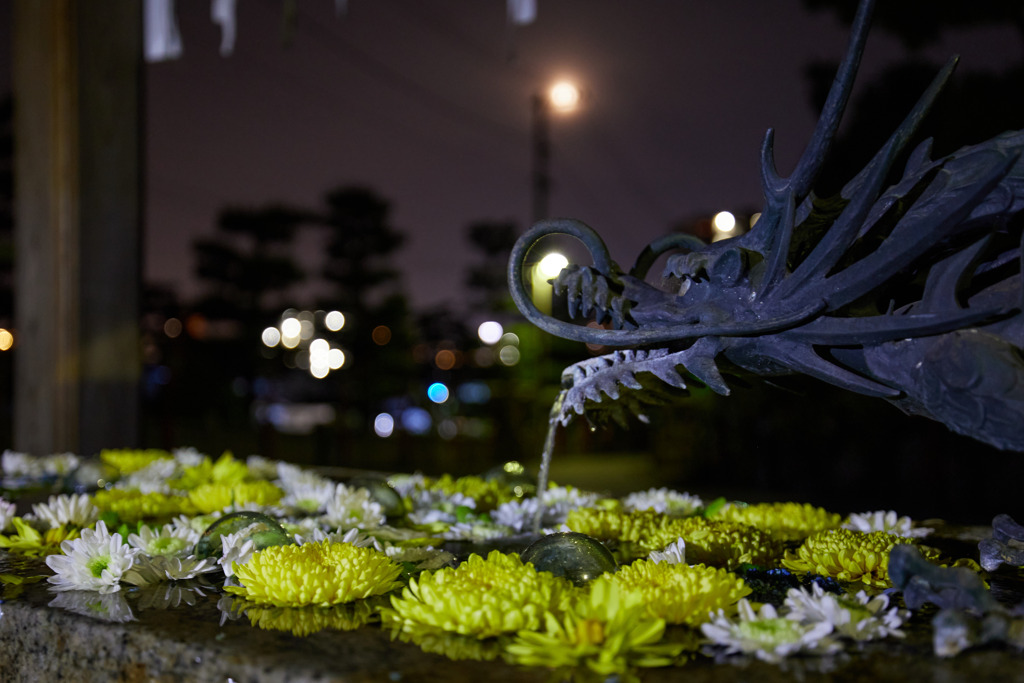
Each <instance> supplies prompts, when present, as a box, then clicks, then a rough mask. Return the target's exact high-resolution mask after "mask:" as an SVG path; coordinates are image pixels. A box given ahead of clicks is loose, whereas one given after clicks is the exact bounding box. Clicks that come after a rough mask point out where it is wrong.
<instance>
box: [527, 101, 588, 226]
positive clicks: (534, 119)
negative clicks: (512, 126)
mask: <svg viewBox="0 0 1024 683" xmlns="http://www.w3.org/2000/svg"><path fill="white" fill-rule="evenodd" d="M581 99H582V93H581V92H580V89H579V88H578V87H576V85H574V84H573V83H570V82H569V81H559V82H558V83H555V84H554V85H552V86H551V87H550V88H549V89H548V90H547V92H544V93H534V95H533V97H532V98H531V100H530V111H531V133H532V138H533V181H532V184H531V188H532V195H533V197H532V199H533V207H532V210H533V222H534V223H536V222H537V221H539V220H542V219H544V218H547V217H548V203H549V200H550V197H551V171H550V166H551V135H550V131H549V120H550V115H551V113H552V112H556V113H569V112H572V111H575V110H576V109H578V108H579V106H580V100H581Z"/></svg>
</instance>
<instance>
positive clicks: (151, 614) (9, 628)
mask: <svg viewBox="0 0 1024 683" xmlns="http://www.w3.org/2000/svg"><path fill="white" fill-rule="evenodd" d="M977 533H978V532H977V530H971V529H965V530H962V531H961V532H960V533H958V534H957V537H958V538H959V539H961V540H957V539H949V545H950V547H951V548H957V549H961V550H962V549H970V548H971V547H972V545H971V543H972V542H971V541H964V540H962V539H965V538H971V536H972V534H977ZM929 542H932V543H933V544H936V545H937V543H934V542H933V541H932V539H929ZM976 543H977V541H976V540H975V541H973V544H974V546H973V547H974V548H975V556H976V552H977V551H976V547H977V546H976ZM7 573H12V574H18V575H21V576H34V575H40V574H49V573H50V572H49V570H48V569H47V567H46V565H45V564H43V563H42V562H41V561H38V560H25V559H23V558H21V557H18V556H13V555H9V554H7V553H6V551H0V574H7ZM990 580H991V584H992V588H993V595H994V596H995V597H996V598H997V599H998V600H1000V601H1002V602H1004V603H1006V604H1015V603H1017V602H1020V601H1021V600H1022V599H1024V581H1022V579H1021V573H1020V572H1019V571H1018V570H1016V569H1013V570H1012V571H1011V570H1009V569H1008V568H1005V567H1004V568H1002V569H1001V570H1000V571H999V572H996V573H994V574H993V575H992V576H991V577H990ZM206 593H207V594H206V595H204V596H198V597H196V599H195V604H194V605H191V606H189V605H184V604H183V605H181V606H179V607H173V608H168V609H160V608H157V607H156V606H155V605H156V604H159V603H160V602H161V601H160V600H159V599H156V600H154V599H153V597H152V595H147V594H146V593H145V592H144V591H138V590H123V591H121V593H120V594H115V595H116V597H117V598H120V599H123V600H124V602H125V603H126V604H127V606H128V607H129V608H130V610H131V616H132V617H133V618H134V620H133V621H128V622H124V623H110V622H106V621H101V620H97V619H94V618H91V617H88V616H82V615H80V614H76V613H72V612H70V611H67V610H65V609H60V608H56V607H50V606H49V604H50V603H51V602H52V601H53V600H54V599H55V598H56V597H57V595H56V594H55V593H53V592H51V591H50V589H49V586H48V584H47V583H46V582H45V581H43V582H40V583H36V584H32V585H28V586H27V587H26V588H25V590H24V592H23V593H22V594H21V595H20V596H18V597H16V598H14V599H9V600H5V601H4V602H3V604H0V681H3V682H4V683H16V682H21V681H26V682H27V681H33V682H35V681H56V680H70V681H86V682H89V683H92V682H96V683H99V682H101V681H102V682H104V683H106V682H108V681H124V682H131V683H135V682H142V681H158V682H164V681H168V682H170V681H182V680H186V681H196V682H199V683H203V682H206V681H210V682H213V681H217V682H219V683H225V682H226V681H235V682H236V683H284V682H287V681H312V682H328V681H330V682H336V683H363V682H367V683H368V682H371V681H373V682H377V681H402V682H406V683H419V682H426V681H439V682H440V681H444V682H445V683H453V682H461V681H481V680H486V681H488V682H489V683H502V682H510V683H511V682H515V683H518V682H523V683H532V682H534V681H536V682H537V683H544V682H547V681H548V680H549V674H548V672H547V671H545V670H542V669H526V668H521V667H513V666H508V665H505V664H502V663H499V662H474V661H458V662H457V661H451V660H449V659H446V658H444V657H441V656H439V655H433V654H427V653H424V652H422V651H421V650H420V649H419V648H417V647H416V646H414V645H410V644H406V643H401V642H392V641H391V639H390V636H389V635H388V634H387V633H386V632H383V631H381V630H380V629H379V628H377V627H374V626H369V627H364V628H361V629H359V630H356V631H347V632H341V631H321V632H319V633H315V634H313V635H310V636H307V637H297V636H294V635H292V634H290V633H286V632H279V631H266V630H261V629H259V628H256V627H253V626H251V625H250V623H249V620H248V619H246V618H244V617H243V618H241V619H237V620H232V619H228V618H224V617H223V615H222V613H221V610H220V609H218V607H217V603H218V601H219V600H221V599H222V598H223V597H224V596H223V595H221V594H219V593H218V592H217V591H216V590H210V591H206ZM934 613H935V610H934V609H928V608H926V609H924V610H922V611H921V612H920V613H918V614H916V615H915V617H914V619H913V620H912V621H911V623H910V626H909V628H908V629H907V637H906V638H905V639H904V640H902V641H901V640H896V639H890V640H887V641H883V642H880V643H869V644H867V645H865V646H864V647H863V648H858V647H856V646H850V647H848V648H847V652H846V653H845V654H843V655H841V656H839V657H834V658H827V659H818V658H808V659H803V658H801V659H793V660H790V661H787V662H785V663H784V664H783V665H782V666H776V665H772V664H766V663H764V662H758V661H749V662H742V663H740V662H733V661H732V660H730V662H728V663H717V664H716V663H715V662H714V661H712V660H711V659H707V658H703V657H702V658H699V659H697V660H696V661H694V662H692V663H690V664H688V665H686V666H685V667H682V668H676V669H657V670H651V671H643V672H641V678H642V680H644V681H652V682H655V683H657V682H661V681H678V680H684V679H685V680H686V681H688V683H689V682H694V683H702V682H705V681H707V682H711V681H715V682H716V683H718V682H726V683H728V682H729V681H755V680H756V681H768V682H771V681H791V680H802V681H808V682H813V681H865V680H879V681H886V680H899V681H911V682H915V681H920V682H922V683H924V682H929V683H932V682H942V683H953V682H956V681H964V682H970V683H977V681H997V680H998V681H1020V682H1021V683H1024V654H1022V653H1021V652H1019V651H1017V650H1013V649H1008V648H1006V647H1002V646H992V647H985V648H979V649H972V650H968V651H966V652H964V653H962V654H960V655H959V656H957V657H954V658H951V659H940V658H938V657H936V656H935V655H934V654H933V653H932V640H931V638H932V631H931V625H930V622H931V619H932V617H933V616H934Z"/></svg>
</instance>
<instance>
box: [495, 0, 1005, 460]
mask: <svg viewBox="0 0 1024 683" xmlns="http://www.w3.org/2000/svg"><path fill="white" fill-rule="evenodd" d="M873 5H874V3H873V2H872V1H871V0H866V1H864V2H862V3H861V5H860V6H859V8H858V11H857V16H856V17H855V19H854V23H853V28H852V37H851V41H850V45H849V47H848V49H847V51H846V54H845V56H844V58H843V61H842V63H841V64H840V67H839V70H838V73H837V75H836V78H835V81H834V83H833V85H832V88H831V90H830V92H829V95H828V98H827V100H826V102H825V106H824V109H823V112H822V115H821V117H820V119H819V120H818V123H817V126H816V128H815V130H814V133H813V134H812V137H811V140H810V142H809V144H808V146H807V148H806V149H805V151H804V153H803V155H802V156H801V158H800V160H799V161H798V163H797V165H796V168H795V169H794V171H793V172H792V174H791V175H790V176H789V177H782V176H780V175H779V173H778V172H777V171H776V169H775V163H774V159H773V138H772V131H771V130H769V131H768V133H767V135H766V136H765V139H764V143H763V145H762V147H761V183H762V188H763V194H764V207H763V209H762V212H761V216H760V218H759V220H758V221H757V222H756V223H755V225H754V226H753V227H752V228H751V229H750V231H749V232H747V233H745V234H742V235H739V236H736V237H733V238H730V239H726V240H722V241H718V242H714V243H712V244H705V243H704V242H703V241H702V240H700V239H698V238H696V237H694V236H691V235H684V234H672V235H669V236H666V237H664V238H662V239H660V240H656V241H655V242H653V243H651V244H650V245H649V246H647V247H646V248H645V249H644V250H643V252H642V253H641V254H640V256H639V257H638V258H637V260H636V263H635V265H634V266H633V267H632V268H631V269H630V270H629V272H624V271H623V270H621V269H620V268H619V267H618V266H617V265H616V264H615V262H614V261H612V259H611V258H610V256H609V254H608V251H607V248H606V246H605V244H604V243H603V241H602V240H601V238H600V237H599V236H598V235H597V233H595V232H594V230H592V229H591V228H590V227H588V226H587V225H585V224H583V223H581V222H579V221H575V220H570V219H550V220H544V221H541V222H539V223H538V224H536V225H535V226H534V227H533V228H532V229H531V230H529V231H528V232H527V233H526V234H524V235H523V236H522V237H521V238H520V239H519V241H518V242H517V243H516V245H515V247H514V248H513V251H512V254H511V257H510V259H509V271H508V277H509V287H510V290H511V293H512V297H513V299H514V301H515V303H516V305H517V306H518V307H519V309H520V311H522V313H523V314H524V315H525V316H526V318H527V319H528V320H530V321H531V322H532V323H533V324H535V325H536V326H538V327H539V328H541V329H542V330H545V331H547V332H549V333H551V334H554V335H557V336H560V337H563V338H567V339H573V340H578V341H583V342H587V343H591V344H600V345H607V346H611V347H620V348H621V350H617V351H614V352H613V353H611V354H608V355H605V356H599V357H594V358H590V359H588V360H584V361H582V362H579V363H576V364H574V365H572V366H570V367H568V368H566V369H565V371H564V372H563V375H562V384H563V389H564V391H563V396H562V401H561V405H560V406H559V407H558V408H557V412H556V413H554V419H556V420H557V421H559V422H561V423H562V424H563V425H564V424H567V423H568V422H569V421H570V420H571V419H573V417H574V416H575V415H580V414H585V415H586V416H587V417H588V418H607V417H611V418H614V419H616V420H618V421H621V420H623V419H624V417H625V416H626V415H628V414H630V413H632V414H635V415H637V416H639V417H641V418H643V416H644V411H645V409H646V407H647V405H648V404H653V403H658V402H661V400H662V399H663V398H664V397H665V395H666V394H671V393H676V394H678V393H679V390H683V392H685V391H686V389H687V385H688V383H693V382H694V380H696V381H698V382H700V383H702V384H704V385H706V386H708V387H710V388H711V389H712V390H714V391H716V392H718V393H720V394H728V393H729V391H730V387H729V383H728V381H727V378H729V377H730V376H740V375H749V374H754V375H758V376H763V377H772V376H779V375H785V374H794V373H803V374H806V375H810V376H813V377H816V378H818V379H820V380H823V381H825V382H828V383H830V384H833V385H836V386H839V387H842V388H844V389H848V390H851V391H855V392H859V393H861V394H866V395H868V396H876V397H879V398H883V399H885V400H887V401H889V402H891V403H893V404H895V405H896V406H898V407H899V408H901V409H902V410H904V411H905V412H907V413H911V414H917V415H924V416H927V417H930V418H932V419H935V420H938V421H939V422H942V423H944V424H946V425H947V426H948V427H949V428H950V429H952V430H953V431H955V432H959V433H961V434H965V435H968V436H970V437H973V438H975V439H978V440H980V441H983V442H986V443H989V444H992V445H994V446H996V447H998V448H1002V449H1008V450H1020V451H1024V354H1022V349H1024V282H1022V270H1024V268H1022V259H1024V250H1022V244H1021V240H1022V225H1024V215H1022V210H1024V161H1022V160H1021V151H1022V150H1024V132H1008V133H1004V134H1002V135H999V136H997V137H995V138H993V139H991V140H988V141H987V142H983V143H981V144H977V145H973V146H968V147H964V148H962V149H960V150H958V151H956V152H954V153H953V154H950V155H948V156H944V157H942V158H939V159H931V158H930V152H931V145H930V141H927V140H926V141H924V142H922V143H920V144H919V145H918V146H917V147H916V148H915V149H913V151H911V152H910V153H909V156H907V160H906V162H905V166H904V168H903V172H902V175H901V176H898V179H896V180H895V182H893V178H895V177H896V176H894V175H893V167H894V164H895V163H896V161H897V158H898V157H900V155H901V153H902V152H904V151H905V148H907V147H908V144H909V142H910V140H911V138H912V136H913V135H914V133H915V131H916V130H917V128H918V126H919V124H920V122H921V121H922V119H923V118H924V117H925V115H926V113H927V112H928V110H929V108H930V107H931V105H932V103H933V101H934V100H935V98H936V96H937V95H938V94H939V92H940V91H941V89H942V88H943V85H944V84H945V82H946V81H947V80H948V79H949V77H950V75H951V74H952V72H953V68H954V66H955V64H956V60H955V59H953V60H951V61H950V62H949V63H948V64H947V65H946V67H945V68H943V69H942V70H941V72H940V73H939V74H938V75H937V76H936V77H935V79H934V80H933V82H932V83H931V85H930V86H929V87H928V89H927V90H926V91H925V92H924V94H923V95H922V96H921V98H920V99H919V101H918V103H917V104H916V106H915V107H914V108H913V110H912V111H911V112H910V113H909V114H908V115H907V116H906V118H905V119H904V120H903V122H902V123H901V125H900V126H899V127H898V128H897V129H896V130H895V132H894V133H893V134H892V135H891V137H890V138H889V139H888V141H887V142H886V143H885V144H884V146H882V148H881V149H880V150H879V151H878V153H877V154H876V155H875V156H874V157H873V158H872V160H871V161H870V162H869V163H868V164H867V166H866V167H865V168H864V169H863V170H862V171H860V172H859V173H858V174H857V175H856V176H855V177H854V178H853V179H852V180H850V181H849V182H848V183H847V184H846V185H845V186H844V187H843V188H842V190H841V191H840V193H839V195H838V196H836V197H830V198H827V199H822V198H819V197H817V196H816V195H815V194H814V191H813V185H814V182H815V179H816V177H817V175H818V172H819V170H820V168H821V167H822V164H823V162H824V159H825V157H826V155H827V153H828V150H829V147H830V143H831V141H832V138H833V136H834V134H835V131H836V128H837V127H838V124H839V120H840V117H841V115H842V113H843V110H844V108H845V105H846V102H847V99H848V97H849V93H850V90H851V87H852V83H853V80H854V77H855V74H856V71H857V68H858V64H859V61H860V56H861V53H862V51H863V48H864V43H865V40H866V37H867V32H868V25H869V22H870V15H871V13H872V9H873ZM887 183H889V184H888V186H887ZM551 234H567V235H571V236H574V237H576V238H578V239H579V240H581V241H582V242H583V243H584V245H585V246H586V247H587V249H588V250H589V252H590V254H591V258H592V259H593V265H592V266H575V265H574V266H570V267H568V268H566V269H564V270H563V271H562V272H561V274H559V276H558V277H557V278H556V279H555V280H554V291H555V294H556V295H558V296H565V297H566V302H567V305H568V311H569V316H570V318H577V317H582V318H584V319H586V320H594V321H596V322H597V323H601V326H597V327H595V326H594V325H593V324H591V325H590V326H585V325H584V324H582V323H581V324H577V323H576V322H567V321H563V320H560V319H558V318H555V317H552V316H549V315H545V314H542V313H541V312H540V311H539V310H538V309H537V307H536V306H535V305H534V303H533V302H532V300H531V298H530V294H529V292H528V290H527V288H526V286H525V284H524V280H523V270H524V266H525V265H526V263H527V256H528V253H529V252H530V250H531V248H532V247H533V245H534V244H536V242H537V241H538V240H540V239H541V238H543V237H545V236H547V235H551ZM661 256H665V268H664V273H663V277H662V279H661V282H660V284H659V285H657V286H656V285H654V284H650V283H649V282H647V280H646V279H645V278H646V277H647V274H648V271H649V270H650V269H651V267H652V266H653V264H654V263H655V261H656V260H657V259H658V258H659V257H661Z"/></svg>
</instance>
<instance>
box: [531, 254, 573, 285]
mask: <svg viewBox="0 0 1024 683" xmlns="http://www.w3.org/2000/svg"><path fill="white" fill-rule="evenodd" d="M567 265H569V259H567V258H565V256H563V255H562V254H559V253H558V252H557V251H553V252H551V253H550V254H547V255H546V256H545V257H544V258H542V259H541V260H540V263H538V264H537V274H538V275H540V276H541V277H542V278H544V279H545V280H552V279H554V278H556V277H558V274H559V273H561V272H562V269H563V268H565V267H566V266H567Z"/></svg>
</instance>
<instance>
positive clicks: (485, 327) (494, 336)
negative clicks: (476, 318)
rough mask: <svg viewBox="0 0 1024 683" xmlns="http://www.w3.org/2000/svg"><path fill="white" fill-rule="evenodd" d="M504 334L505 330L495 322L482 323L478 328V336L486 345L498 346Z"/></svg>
mask: <svg viewBox="0 0 1024 683" xmlns="http://www.w3.org/2000/svg"><path fill="white" fill-rule="evenodd" d="M504 333H505V328H503V327H502V326H501V323H499V322H497V321H495V320H488V321H487V322H483V323H480V327H478V328H476V335H477V336H478V337H479V338H480V341H482V342H483V343H484V344H497V343H498V340H499V339H501V335H503V334H504Z"/></svg>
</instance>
